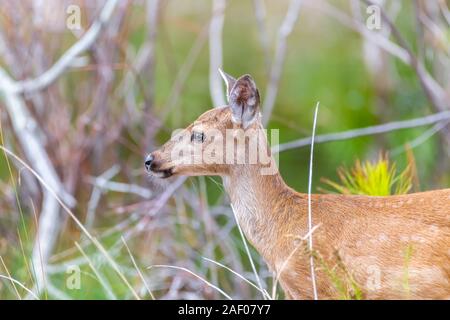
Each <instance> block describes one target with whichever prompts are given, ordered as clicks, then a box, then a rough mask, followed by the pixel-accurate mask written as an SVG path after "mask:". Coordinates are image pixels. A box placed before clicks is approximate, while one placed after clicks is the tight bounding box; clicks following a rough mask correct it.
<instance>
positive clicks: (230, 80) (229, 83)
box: [219, 68, 236, 102]
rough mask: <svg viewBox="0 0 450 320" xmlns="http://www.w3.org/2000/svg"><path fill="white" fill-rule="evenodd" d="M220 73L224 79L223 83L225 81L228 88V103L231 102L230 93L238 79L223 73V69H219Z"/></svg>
mask: <svg viewBox="0 0 450 320" xmlns="http://www.w3.org/2000/svg"><path fill="white" fill-rule="evenodd" d="M219 73H220V75H221V76H222V78H223V81H225V84H226V86H227V101H228V102H229V101H230V91H231V89H232V88H233V86H234V84H235V83H236V79H235V78H233V77H232V76H230V75H229V74H228V73H225V72H223V70H222V69H220V68H219Z"/></svg>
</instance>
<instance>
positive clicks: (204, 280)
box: [147, 264, 233, 300]
mask: <svg viewBox="0 0 450 320" xmlns="http://www.w3.org/2000/svg"><path fill="white" fill-rule="evenodd" d="M151 268H170V269H176V270H182V271H185V272H187V273H189V274H191V275H193V276H194V277H196V278H197V279H200V280H201V281H203V282H204V283H205V284H206V285H208V286H209V287H211V288H213V289H214V290H217V291H218V292H219V293H221V294H222V295H223V296H225V297H226V298H227V299H228V300H233V299H232V298H231V297H230V296H229V295H228V294H227V293H225V291H223V290H222V289H220V288H219V287H217V286H215V285H213V284H212V283H211V282H209V281H208V280H206V279H204V278H202V277H200V276H199V275H198V274H196V273H194V272H192V271H191V270H189V269H187V268H183V267H177V266H171V265H167V264H155V265H152V266H150V267H148V268H147V269H151Z"/></svg>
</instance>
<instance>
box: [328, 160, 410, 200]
mask: <svg viewBox="0 0 450 320" xmlns="http://www.w3.org/2000/svg"><path fill="white" fill-rule="evenodd" d="M337 174H338V177H339V179H340V182H334V181H331V180H329V179H326V178H323V179H322V181H323V182H324V183H325V184H327V185H328V186H331V187H332V188H333V189H334V190H335V191H337V192H339V193H342V194H359V195H369V196H389V195H394V194H406V193H408V192H409V191H410V190H411V189H412V188H413V183H414V181H415V177H416V176H417V175H416V173H415V162H414V158H413V157H409V162H408V164H407V166H406V168H405V169H403V171H401V172H398V170H397V165H396V163H395V162H391V161H390V160H389V157H388V156H387V155H386V154H383V153H380V155H379V157H378V159H377V160H376V161H369V160H366V161H364V162H361V161H360V160H359V159H358V160H356V162H355V164H354V166H353V167H352V168H350V169H347V168H345V167H341V168H339V169H338V171H337ZM322 190H324V189H323V188H322Z"/></svg>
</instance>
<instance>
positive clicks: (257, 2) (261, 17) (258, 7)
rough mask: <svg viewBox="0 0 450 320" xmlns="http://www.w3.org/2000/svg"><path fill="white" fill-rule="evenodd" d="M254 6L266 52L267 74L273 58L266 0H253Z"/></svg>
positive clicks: (260, 37)
mask: <svg viewBox="0 0 450 320" xmlns="http://www.w3.org/2000/svg"><path fill="white" fill-rule="evenodd" d="M253 7H254V8H255V17H256V24H257V26H258V34H259V41H260V42H261V46H262V48H263V52H264V62H265V64H266V65H265V67H266V71H267V74H269V73H270V66H271V58H270V49H269V35H268V33H267V29H266V24H265V18H266V8H265V5H264V0H253Z"/></svg>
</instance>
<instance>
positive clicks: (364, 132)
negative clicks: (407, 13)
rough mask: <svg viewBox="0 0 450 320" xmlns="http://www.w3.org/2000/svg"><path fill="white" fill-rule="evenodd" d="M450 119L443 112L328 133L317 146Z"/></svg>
mask: <svg viewBox="0 0 450 320" xmlns="http://www.w3.org/2000/svg"><path fill="white" fill-rule="evenodd" d="M447 119H450V111H443V112H438V113H434V114H431V115H428V116H425V117H421V118H415V119H410V120H403V121H394V122H388V123H384V124H380V125H376V126H370V127H365V128H358V129H352V130H348V131H342V132H334V133H328V134H323V135H318V136H316V137H315V144H318V143H324V142H330V141H340V140H347V139H353V138H358V137H364V136H370V135H374V134H381V133H387V132H392V131H397V130H402V129H410V128H416V127H421V126H426V125H430V124H433V123H437V122H441V121H444V120H447ZM310 143H311V137H307V138H302V139H298V140H294V141H290V142H287V143H283V144H280V145H276V146H274V147H272V152H273V153H279V152H283V151H287V150H291V149H296V148H302V147H306V146H308V145H310Z"/></svg>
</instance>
